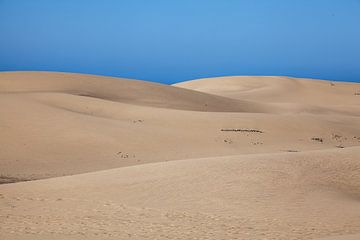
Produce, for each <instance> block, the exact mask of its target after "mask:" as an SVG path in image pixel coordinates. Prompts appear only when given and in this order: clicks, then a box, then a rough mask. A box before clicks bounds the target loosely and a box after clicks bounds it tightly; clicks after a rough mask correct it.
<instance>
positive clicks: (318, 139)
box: [311, 137, 324, 143]
mask: <svg viewBox="0 0 360 240" xmlns="http://www.w3.org/2000/svg"><path fill="white" fill-rule="evenodd" d="M311 140H313V141H317V142H320V143H323V142H324V140H323V139H322V138H320V137H313V138H311Z"/></svg>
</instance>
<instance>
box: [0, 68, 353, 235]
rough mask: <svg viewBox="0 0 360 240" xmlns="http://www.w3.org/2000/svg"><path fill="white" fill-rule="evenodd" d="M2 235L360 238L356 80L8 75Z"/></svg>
mask: <svg viewBox="0 0 360 240" xmlns="http://www.w3.org/2000/svg"><path fill="white" fill-rule="evenodd" d="M0 134H1V137H0V183H2V184H1V185H0V239H6V240H8V239H9V240H23V239H24V240H35V239H36V240H38V239H39V240H47V239H55V240H57V239H58V240H60V239H74V240H82V239H86V240H93V239H114V240H115V239H250V240H252V239H254V240H257V239H268V240H270V239H274V240H277V239H280V240H282V239H284V240H295V239H318V240H321V239H322V240H355V239H356V240H357V239H360V84H356V83H345V82H344V83H342V82H330V81H323V80H313V79H297V78H289V77H250V76H249V77H219V78H209V79H199V80H193V81H187V82H182V83H178V84H174V85H163V84H158V83H151V82H145V81H139V80H130V79H123V78H112V77H103V76H95V75H85V74H70V73H54V72H2V73H0Z"/></svg>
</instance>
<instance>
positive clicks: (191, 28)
mask: <svg viewBox="0 0 360 240" xmlns="http://www.w3.org/2000/svg"><path fill="white" fill-rule="evenodd" d="M14 70H46V71H66V72H81V73H91V74H100V75H110V76H119V77H128V78H136V79H143V80H151V81H157V82H163V83H173V82H177V81H183V80H189V79H195V78H201V77H213V76H223V75H289V76H295V77H312V78H322V79H331V80H343V81H357V82H360V0H292V1H290V0H151V1H150V0H97V1H92V0H0V71H14Z"/></svg>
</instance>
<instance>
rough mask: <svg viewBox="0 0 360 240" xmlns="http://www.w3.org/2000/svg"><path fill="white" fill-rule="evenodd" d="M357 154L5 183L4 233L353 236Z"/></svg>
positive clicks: (259, 158) (262, 158)
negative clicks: (342, 234)
mask: <svg viewBox="0 0 360 240" xmlns="http://www.w3.org/2000/svg"><path fill="white" fill-rule="evenodd" d="M359 156H360V148H359V147H352V148H347V149H334V150H320V151H310V152H304V153H279V154H261V155H248V156H232V157H218V158H205V159H188V160H183V161H172V162H165V163H153V164H145V165H138V166H132V167H126V168H119V169H114V170H106V171H99V172H95V173H88V174H82V175H76V176H69V177H60V178H53V179H47V180H41V181H34V182H25V183H17V184H8V185H2V186H1V188H0V189H1V193H2V199H1V201H2V219H1V221H3V223H5V222H6V224H4V225H3V227H4V228H3V232H4V233H9V232H12V231H13V232H18V234H20V235H21V234H25V235H26V233H30V234H31V233H32V234H35V235H38V236H42V234H44V236H52V235H54V236H59V235H65V236H68V235H69V236H73V237H86V238H88V239H89V238H90V239H92V238H96V237H100V238H105V237H107V238H110V239H118V238H119V237H121V238H124V237H126V236H134V237H135V238H136V239H154V238H156V239H168V238H170V239H181V238H182V239H183V238H196V237H197V238H199V239H219V238H226V239H244V238H246V239H261V238H262V237H264V236H266V238H267V239H309V238H315V237H319V238H320V237H324V236H336V235H339V234H341V233H347V234H352V233H357V232H359V229H360V201H359V199H360V185H359V183H360V175H359V174H358V173H359V169H360V162H359V161H358V157H359ZM15 236H16V234H15Z"/></svg>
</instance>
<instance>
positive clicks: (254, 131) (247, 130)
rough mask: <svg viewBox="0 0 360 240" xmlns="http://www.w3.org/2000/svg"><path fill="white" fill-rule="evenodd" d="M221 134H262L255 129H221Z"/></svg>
mask: <svg viewBox="0 0 360 240" xmlns="http://www.w3.org/2000/svg"><path fill="white" fill-rule="evenodd" d="M221 131H222V132H252V133H264V132H263V131H261V130H257V129H240V128H231V129H221Z"/></svg>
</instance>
